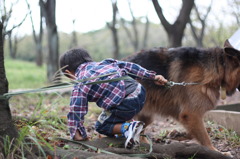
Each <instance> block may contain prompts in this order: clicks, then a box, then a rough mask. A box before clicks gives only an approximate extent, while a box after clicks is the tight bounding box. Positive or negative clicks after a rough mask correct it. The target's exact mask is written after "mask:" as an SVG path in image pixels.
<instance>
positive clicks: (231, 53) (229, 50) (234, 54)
mask: <svg viewBox="0 0 240 159" xmlns="http://www.w3.org/2000/svg"><path fill="white" fill-rule="evenodd" d="M224 52H225V54H226V55H228V56H232V57H237V58H238V59H240V51H238V50H236V49H234V48H232V47H225V48H224Z"/></svg>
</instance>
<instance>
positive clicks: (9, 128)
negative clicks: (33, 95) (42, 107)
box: [0, 21, 18, 142]
mask: <svg viewBox="0 0 240 159" xmlns="http://www.w3.org/2000/svg"><path fill="white" fill-rule="evenodd" d="M7 92H8V81H7V77H6V73H5V67H4V51H3V23H2V22H1V21H0V96H2V95H3V94H4V93H7ZM0 119H1V120H0V142H3V140H4V138H6V136H9V137H10V139H13V138H16V137H18V132H17V129H16V127H15V126H14V124H13V122H12V115H11V111H10V107H9V102H8V99H5V98H2V99H1V98H0Z"/></svg>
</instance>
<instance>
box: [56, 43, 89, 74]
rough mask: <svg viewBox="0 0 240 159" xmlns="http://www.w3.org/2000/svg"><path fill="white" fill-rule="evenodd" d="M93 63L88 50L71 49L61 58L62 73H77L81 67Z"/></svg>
mask: <svg viewBox="0 0 240 159" xmlns="http://www.w3.org/2000/svg"><path fill="white" fill-rule="evenodd" d="M92 61H93V60H92V58H91V56H90V55H89V53H88V52H87V50H85V49H83V48H76V49H71V50H69V51H67V52H65V53H64V54H63V55H62V56H61V57H60V68H62V72H65V71H66V70H69V71H73V72H75V71H76V69H77V68H78V66H79V65H81V64H83V63H85V62H92Z"/></svg>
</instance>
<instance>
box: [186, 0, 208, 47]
mask: <svg viewBox="0 0 240 159" xmlns="http://www.w3.org/2000/svg"><path fill="white" fill-rule="evenodd" d="M211 8H212V1H211V4H210V5H209V7H208V8H207V11H206V14H205V15H203V16H201V15H202V13H200V12H199V10H198V8H197V6H196V4H194V7H193V9H194V10H195V13H196V17H197V18H196V21H199V22H200V24H201V27H199V28H197V27H196V26H195V25H194V22H195V21H194V20H193V19H192V18H190V19H189V24H190V27H191V30H192V35H193V37H194V39H195V41H196V44H197V47H203V37H204V33H205V29H206V19H207V17H208V15H209V13H210V11H211Z"/></svg>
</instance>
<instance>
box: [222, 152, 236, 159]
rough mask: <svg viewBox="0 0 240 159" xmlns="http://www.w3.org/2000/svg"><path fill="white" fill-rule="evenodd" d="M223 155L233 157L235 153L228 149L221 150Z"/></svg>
mask: <svg viewBox="0 0 240 159" xmlns="http://www.w3.org/2000/svg"><path fill="white" fill-rule="evenodd" d="M221 153H222V154H223V155H226V156H228V157H231V158H233V155H232V154H231V152H230V151H228V152H221Z"/></svg>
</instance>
